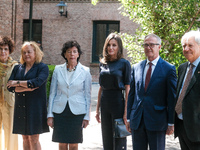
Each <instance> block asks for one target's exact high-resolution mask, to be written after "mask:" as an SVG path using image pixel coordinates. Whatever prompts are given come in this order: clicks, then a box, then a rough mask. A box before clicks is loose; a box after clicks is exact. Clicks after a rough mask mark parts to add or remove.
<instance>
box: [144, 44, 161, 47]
mask: <svg viewBox="0 0 200 150" xmlns="http://www.w3.org/2000/svg"><path fill="white" fill-rule="evenodd" d="M155 45H160V44H158V43H149V44H142V46H143V47H144V48H148V46H149V47H151V48H154V47H155Z"/></svg>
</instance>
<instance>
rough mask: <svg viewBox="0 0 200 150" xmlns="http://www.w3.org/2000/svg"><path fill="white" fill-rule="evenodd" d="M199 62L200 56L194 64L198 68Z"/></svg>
mask: <svg viewBox="0 0 200 150" xmlns="http://www.w3.org/2000/svg"><path fill="white" fill-rule="evenodd" d="M199 62H200V56H199V57H198V58H197V59H196V60H195V61H194V62H193V63H192V64H193V65H194V66H195V67H197V66H198V64H199ZM189 65H190V62H189V63H188V66H189Z"/></svg>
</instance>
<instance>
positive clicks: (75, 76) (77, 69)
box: [69, 63, 82, 84]
mask: <svg viewBox="0 0 200 150" xmlns="http://www.w3.org/2000/svg"><path fill="white" fill-rule="evenodd" d="M81 72H82V65H81V64H80V63H78V65H77V67H76V70H75V72H74V74H73V77H72V80H71V82H69V84H72V83H73V82H74V81H75V80H76V79H77V78H78V76H79V75H80V74H81Z"/></svg>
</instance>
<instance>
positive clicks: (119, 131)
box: [114, 118, 131, 138]
mask: <svg viewBox="0 0 200 150" xmlns="http://www.w3.org/2000/svg"><path fill="white" fill-rule="evenodd" d="M129 135H131V133H130V132H128V131H127V130H126V125H125V124H124V120H123V119H122V118H119V119H114V138H123V137H126V136H129Z"/></svg>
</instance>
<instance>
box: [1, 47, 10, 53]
mask: <svg viewBox="0 0 200 150" xmlns="http://www.w3.org/2000/svg"><path fill="white" fill-rule="evenodd" d="M3 51H4V52H8V51H9V49H7V48H1V47H0V52H3Z"/></svg>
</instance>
